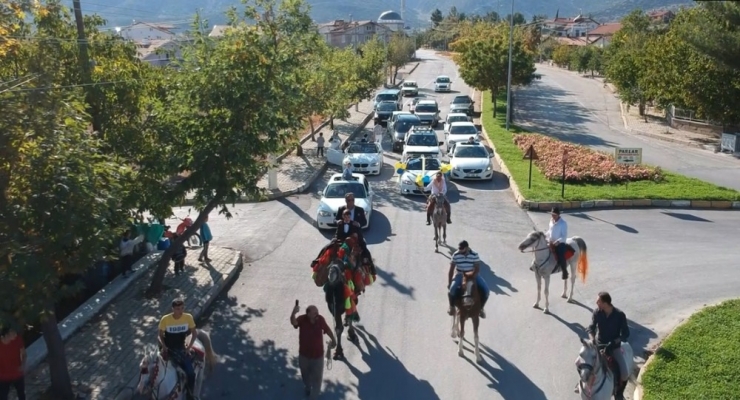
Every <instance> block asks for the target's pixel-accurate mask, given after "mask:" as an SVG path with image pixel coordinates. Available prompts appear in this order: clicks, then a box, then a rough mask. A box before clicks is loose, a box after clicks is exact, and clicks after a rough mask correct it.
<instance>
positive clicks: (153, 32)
mask: <svg viewBox="0 0 740 400" xmlns="http://www.w3.org/2000/svg"><path fill="white" fill-rule="evenodd" d="M174 29H175V27H174V26H173V25H165V24H156V23H146V22H136V21H134V23H133V24H131V25H129V26H123V27H117V28H116V32H117V33H118V34H119V35H120V36H121V37H122V38H124V39H127V40H132V41H134V42H137V43H138V42H141V41H144V40H174V39H175V38H176V37H177V34H175V33H174V32H173V31H174Z"/></svg>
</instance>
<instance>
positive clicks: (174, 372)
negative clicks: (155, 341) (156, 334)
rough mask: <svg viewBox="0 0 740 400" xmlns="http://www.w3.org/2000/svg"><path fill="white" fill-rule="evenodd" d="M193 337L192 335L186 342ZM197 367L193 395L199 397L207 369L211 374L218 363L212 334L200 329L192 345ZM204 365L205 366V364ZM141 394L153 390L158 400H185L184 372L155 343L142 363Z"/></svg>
mask: <svg viewBox="0 0 740 400" xmlns="http://www.w3.org/2000/svg"><path fill="white" fill-rule="evenodd" d="M187 340H190V336H188V337H187V338H186V341H187ZM193 350H194V360H193V369H195V387H194V388H193V396H194V397H195V398H198V396H199V395H200V391H201V389H202V388H203V380H204V379H205V374H204V373H203V370H204V366H205V372H206V373H209V374H210V373H211V372H212V371H213V368H214V367H215V365H216V361H217V355H216V353H215V352H214V351H213V346H212V345H211V337H210V336H209V335H208V333H206V332H205V331H201V330H198V337H197V339H196V340H195V343H194V344H193ZM204 364H205V365H204ZM139 368H140V375H139V384H138V385H137V387H136V391H137V392H138V393H142V394H143V393H145V392H150V393H152V396H151V398H152V399H156V400H163V399H168V400H184V399H185V398H186V396H187V390H186V384H187V377H186V376H185V373H184V372H183V371H182V370H180V369H179V368H176V367H175V365H174V364H173V362H172V361H169V360H168V361H165V360H164V359H163V358H162V356H161V354H160V352H159V350H158V349H157V348H156V347H155V346H148V348H147V350H146V354H145V355H144V358H143V359H142V360H141V364H139Z"/></svg>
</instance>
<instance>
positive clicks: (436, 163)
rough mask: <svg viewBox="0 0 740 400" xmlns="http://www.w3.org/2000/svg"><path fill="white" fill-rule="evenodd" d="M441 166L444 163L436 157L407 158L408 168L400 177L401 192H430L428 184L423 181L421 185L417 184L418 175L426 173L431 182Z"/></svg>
mask: <svg viewBox="0 0 740 400" xmlns="http://www.w3.org/2000/svg"><path fill="white" fill-rule="evenodd" d="M441 167H442V163H441V161H440V160H439V158H436V157H425V156H422V157H415V158H409V159H407V161H406V170H405V171H404V172H403V174H402V175H401V177H400V178H399V179H398V190H399V191H400V192H401V194H428V193H429V191H428V190H426V189H425V186H426V185H424V184H423V183H422V185H421V187H420V186H419V185H418V184H417V182H416V180H417V177H418V176H419V175H422V176H424V175H426V176H428V177H429V181H430V182H431V180H432V179H434V176H435V175H437V172H439V170H440V168H441ZM422 179H423V178H422Z"/></svg>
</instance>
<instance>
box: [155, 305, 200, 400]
mask: <svg viewBox="0 0 740 400" xmlns="http://www.w3.org/2000/svg"><path fill="white" fill-rule="evenodd" d="M184 311H185V302H184V301H183V300H182V299H180V298H177V299H175V300H173V301H172V313H171V314H167V315H165V316H164V317H162V319H161V320H160V321H159V344H160V345H161V346H162V352H163V353H164V354H167V355H168V356H169V357H170V359H171V360H172V361H173V362H174V363H176V364H177V365H178V366H180V368H182V370H183V371H184V372H185V374H186V375H187V376H188V398H189V399H192V398H193V388H194V387H195V370H194V369H193V360H192V359H191V358H190V349H191V348H192V347H193V343H195V339H196V337H197V330H196V328H195V320H193V316H192V315H191V314H188V313H186V312H184ZM188 335H190V343H188V345H187V346H186V345H185V339H187V337H188Z"/></svg>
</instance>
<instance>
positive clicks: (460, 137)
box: [445, 122, 480, 150]
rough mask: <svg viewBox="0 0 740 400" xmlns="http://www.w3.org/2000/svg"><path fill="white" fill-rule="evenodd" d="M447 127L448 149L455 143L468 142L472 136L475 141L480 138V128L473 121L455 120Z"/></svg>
mask: <svg viewBox="0 0 740 400" xmlns="http://www.w3.org/2000/svg"><path fill="white" fill-rule="evenodd" d="M445 128H446V131H445V135H447V148H448V150H449V149H450V148H452V146H454V145H455V143H460V142H467V141H468V140H470V138H471V137H472V138H473V140H475V141H478V140H480V132H478V128H476V127H475V124H474V123H472V122H453V123H451V124H450V125H449V126H446V127H445Z"/></svg>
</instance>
